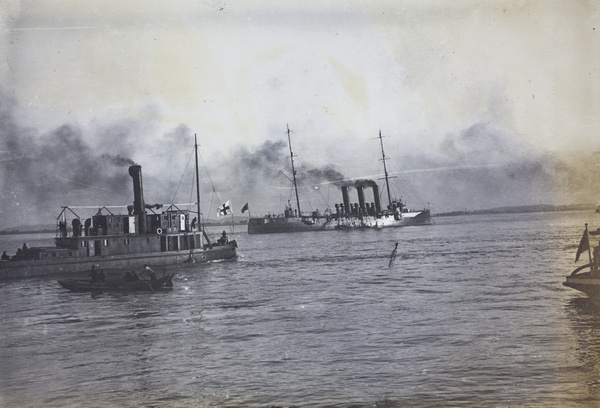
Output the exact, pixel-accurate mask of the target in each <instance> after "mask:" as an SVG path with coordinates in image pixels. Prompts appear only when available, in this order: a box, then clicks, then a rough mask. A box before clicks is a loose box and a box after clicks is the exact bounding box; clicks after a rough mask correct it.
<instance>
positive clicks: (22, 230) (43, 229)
mask: <svg viewBox="0 0 600 408" xmlns="http://www.w3.org/2000/svg"><path fill="white" fill-rule="evenodd" d="M596 208H597V206H596V205H595V204H568V205H550V204H535V205H520V206H507V207H496V208H489V209H485V210H465V211H450V212H443V213H437V214H432V217H454V216H460V215H482V214H518V213H544V212H558V211H596ZM234 222H235V225H246V224H247V223H248V219H247V218H243V219H241V218H238V217H234ZM229 225H231V224H230V223H228V224H225V223H207V224H205V226H207V227H219V226H223V227H226V226H229ZM53 232H56V229H55V228H54V227H53V226H48V225H44V226H40V225H38V226H35V225H33V226H22V227H14V228H9V229H5V230H1V231H0V235H18V234H45V233H53Z"/></svg>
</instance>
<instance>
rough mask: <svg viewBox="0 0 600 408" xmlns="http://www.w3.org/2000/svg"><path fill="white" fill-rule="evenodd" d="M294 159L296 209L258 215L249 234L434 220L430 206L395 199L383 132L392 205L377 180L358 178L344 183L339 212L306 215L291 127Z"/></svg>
mask: <svg viewBox="0 0 600 408" xmlns="http://www.w3.org/2000/svg"><path fill="white" fill-rule="evenodd" d="M287 135H288V144H289V146H290V159H291V165H292V183H293V186H294V191H295V196H296V208H293V206H292V205H291V203H290V202H288V205H287V206H286V208H285V211H284V213H283V214H279V215H268V216H263V217H254V218H250V219H249V220H248V234H267V233H276V232H302V231H324V230H331V229H338V230H342V229H355V228H387V227H402V226H409V225H429V224H431V223H432V220H431V214H430V211H429V209H423V210H410V209H408V208H407V207H406V205H405V204H404V202H403V201H402V200H400V199H392V196H391V193H390V186H389V178H390V177H389V175H388V171H387V166H386V163H385V161H386V160H387V158H386V157H385V152H384V150H383V139H382V136H381V132H379V140H380V143H381V154H382V161H383V166H384V180H385V189H386V192H387V200H388V204H387V206H386V207H383V206H382V204H381V195H380V191H379V186H378V184H377V183H376V182H375V181H373V180H354V181H349V182H343V183H342V185H341V193H342V202H341V203H339V204H335V211H331V210H330V209H327V210H325V212H324V213H323V214H321V213H319V212H318V211H313V212H312V213H308V214H304V213H303V212H302V211H301V210H300V199H299V195H298V186H297V182H296V170H295V168H294V153H293V151H292V144H291V139H290V129H289V127H288V129H287ZM351 190H356V195H357V199H358V202H351V201H350V191H351ZM369 190H370V191H371V193H372V198H373V201H372V202H371V203H369V202H368V201H367V200H366V195H365V192H366V191H369Z"/></svg>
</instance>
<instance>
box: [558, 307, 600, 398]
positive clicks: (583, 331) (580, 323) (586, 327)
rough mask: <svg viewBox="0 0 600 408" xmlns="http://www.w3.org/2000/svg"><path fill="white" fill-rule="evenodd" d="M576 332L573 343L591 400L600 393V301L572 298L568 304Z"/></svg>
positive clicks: (572, 324)
mask: <svg viewBox="0 0 600 408" xmlns="http://www.w3.org/2000/svg"><path fill="white" fill-rule="evenodd" d="M566 310H567V314H568V316H569V320H570V322H571V327H572V329H573V332H574V334H575V343H574V344H572V347H571V349H572V350H573V353H574V356H576V358H577V360H578V363H579V364H578V366H579V368H580V369H581V370H582V372H583V373H585V375H584V378H583V379H582V381H583V382H584V383H585V385H586V386H587V388H588V392H589V397H590V401H599V400H598V396H599V395H600V303H598V302H597V301H591V300H590V299H589V298H587V297H582V298H580V297H576V298H573V299H570V300H569V301H568V303H567V305H566Z"/></svg>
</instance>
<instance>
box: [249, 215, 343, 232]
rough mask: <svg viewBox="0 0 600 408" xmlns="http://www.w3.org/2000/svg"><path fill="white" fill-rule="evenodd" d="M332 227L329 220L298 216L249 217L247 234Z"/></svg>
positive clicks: (322, 229) (320, 229)
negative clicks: (308, 218)
mask: <svg viewBox="0 0 600 408" xmlns="http://www.w3.org/2000/svg"><path fill="white" fill-rule="evenodd" d="M333 228H334V224H333V223H332V221H331V220H327V219H321V218H317V219H315V220H312V219H310V221H309V220H307V219H303V218H298V217H273V218H269V217H264V218H250V220H249V221H248V234H272V233H284V232H306V231H325V230H331V229H333Z"/></svg>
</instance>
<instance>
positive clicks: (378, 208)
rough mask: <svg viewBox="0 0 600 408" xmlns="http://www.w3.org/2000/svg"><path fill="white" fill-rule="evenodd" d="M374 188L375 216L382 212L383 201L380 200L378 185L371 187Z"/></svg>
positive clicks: (374, 184)
mask: <svg viewBox="0 0 600 408" xmlns="http://www.w3.org/2000/svg"><path fill="white" fill-rule="evenodd" d="M371 187H373V199H374V200H375V214H379V213H380V212H381V200H380V199H379V186H377V183H373V184H372V185H371Z"/></svg>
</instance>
